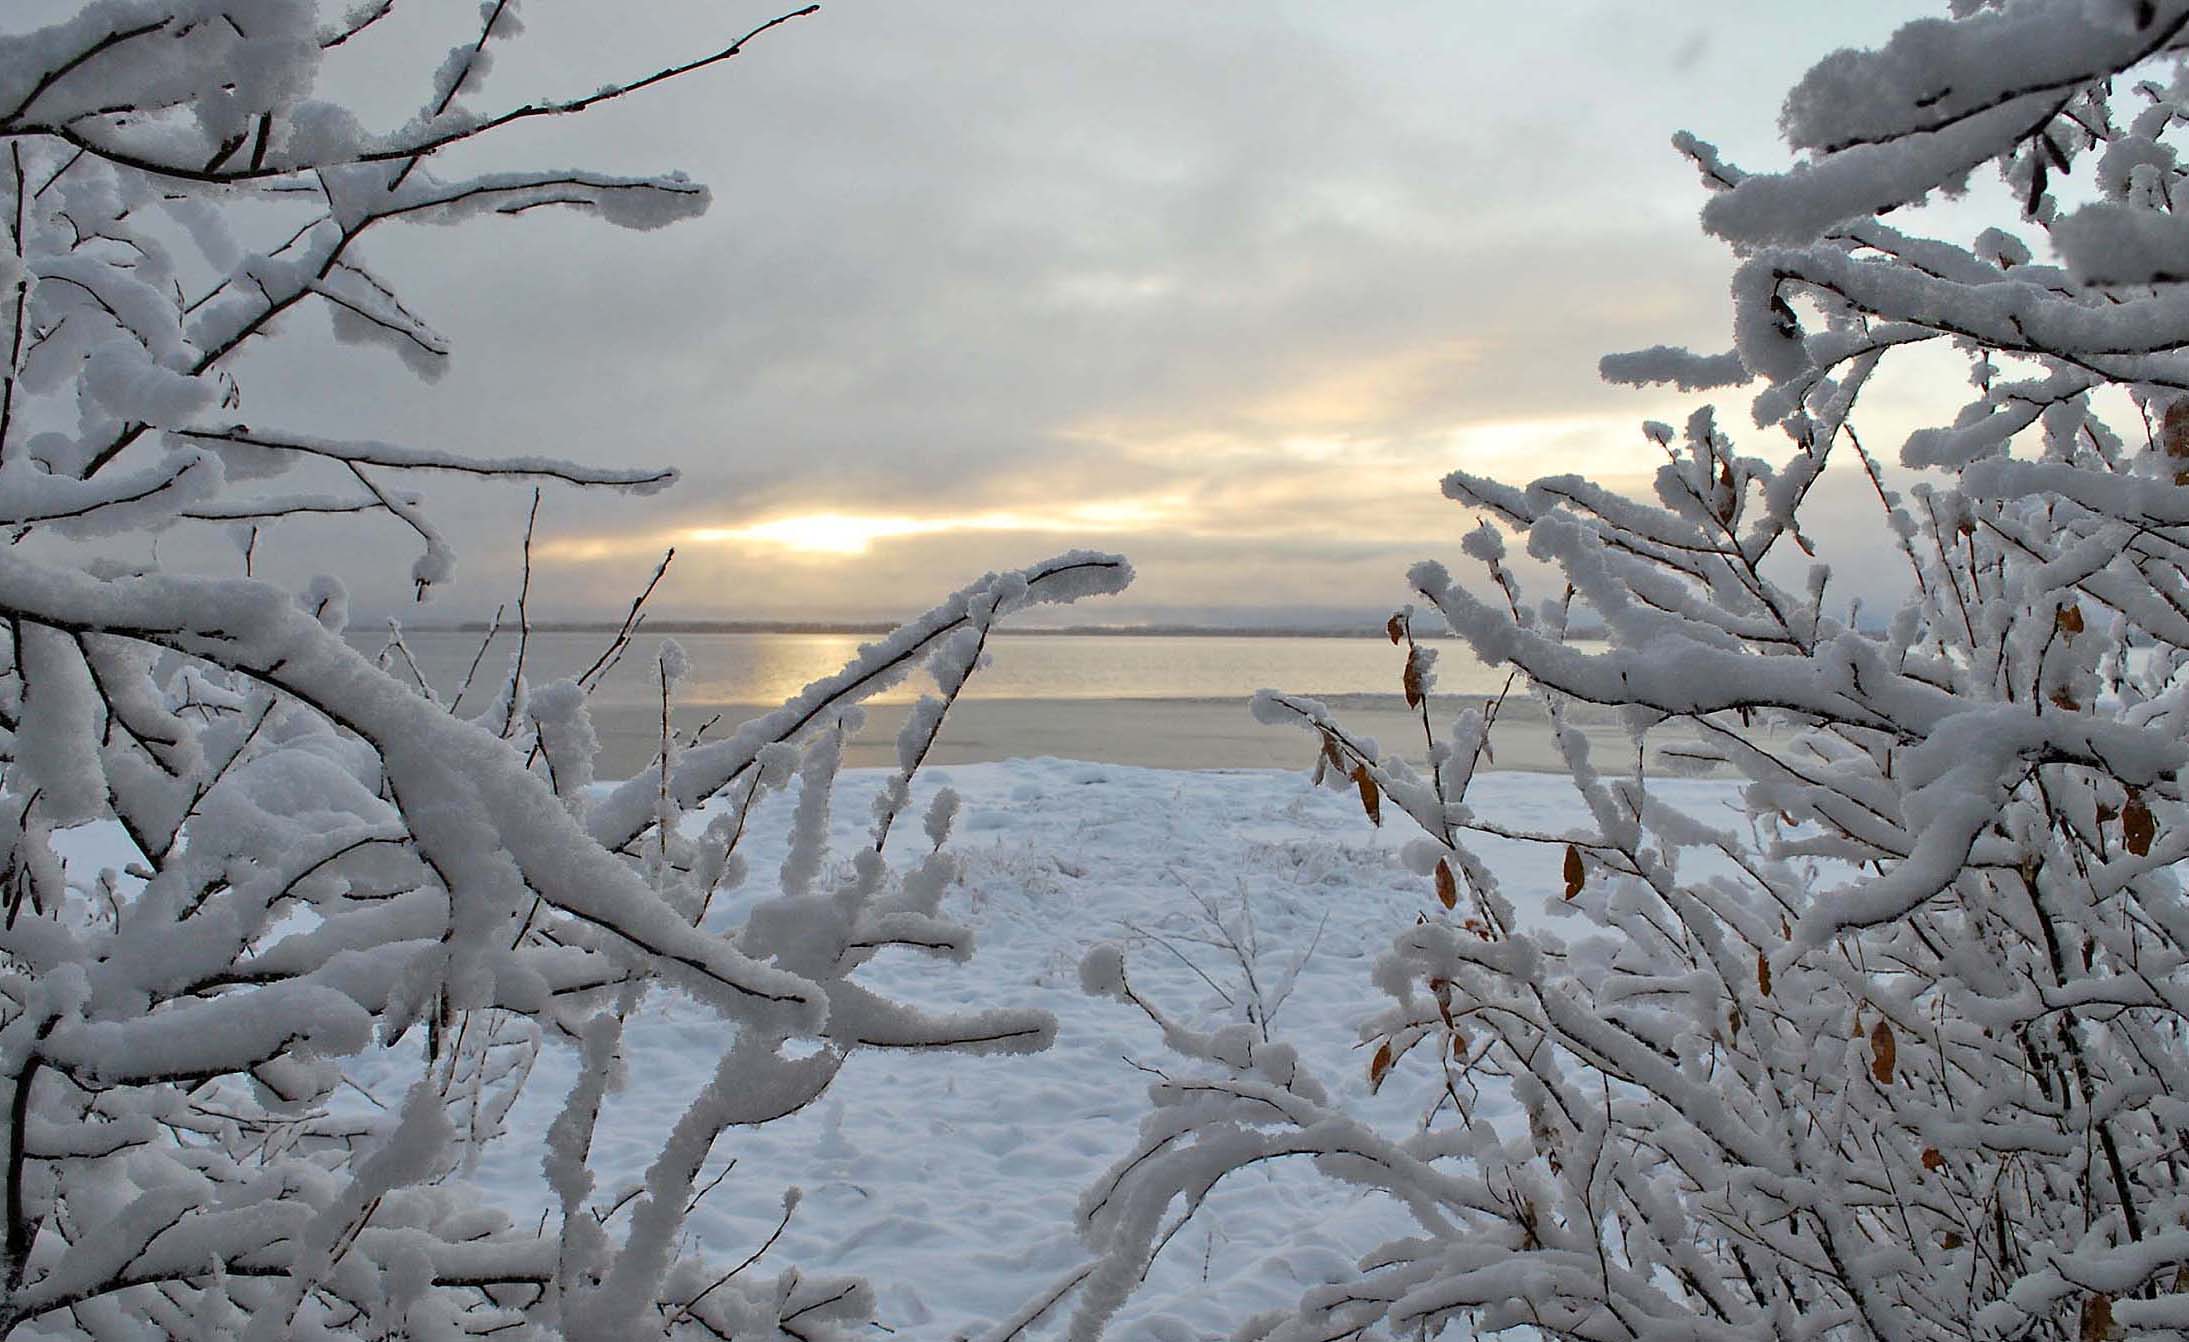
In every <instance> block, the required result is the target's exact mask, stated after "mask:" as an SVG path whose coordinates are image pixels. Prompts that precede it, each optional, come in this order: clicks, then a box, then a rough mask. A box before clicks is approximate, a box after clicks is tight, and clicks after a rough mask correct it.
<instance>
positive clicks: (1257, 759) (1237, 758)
mask: <svg viewBox="0 0 2189 1342" xmlns="http://www.w3.org/2000/svg"><path fill="white" fill-rule="evenodd" d="M672 637H674V638H675V639H676V641H677V642H678V643H679V644H681V645H682V646H683V648H684V650H685V652H686V654H687V655H688V656H689V657H690V661H691V670H690V672H689V674H688V675H687V677H686V678H685V680H684V682H683V683H682V684H681V685H680V686H679V688H678V691H677V693H676V695H675V696H674V711H673V713H672V720H673V721H674V723H675V725H676V727H677V729H678V730H679V731H681V732H690V731H693V730H696V729H698V728H700V727H701V726H702V725H704V724H707V723H708V722H709V721H710V720H713V721H714V725H713V726H712V727H711V728H709V729H708V730H709V734H710V735H718V734H720V733H721V732H723V731H725V730H727V729H729V728H732V727H734V726H735V725H736V724H737V723H739V722H741V721H743V720H744V719H746V718H748V717H750V716H753V715H754V714H756V713H758V712H761V711H763V710H765V709H768V708H772V707H774V706H775V705H777V704H779V703H781V702H782V701H783V700H784V699H787V698H789V697H790V696H791V695H793V694H795V693H797V692H798V691H799V690H800V689H802V688H803V687H804V686H805V685H806V684H808V683H809V682H811V681H813V680H815V679H817V678H818V677H820V676H823V675H826V674H828V673H830V672H832V671H835V670H837V669H838V668H839V667H841V666H842V665H843V664H844V663H845V662H846V661H848V660H850V659H851V658H852V657H853V656H854V655H855V654H856V653H857V652H858V649H859V645H860V644H861V643H862V642H865V641H867V639H868V638H871V637H872V636H871V635H857V634H752V633H734V634H729V633H701V634H676V635H672ZM481 638H482V633H464V632H444V631H409V632H406V633H405V635H404V639H405V642H406V643H407V644H408V646H409V647H410V649H411V652H412V654H413V655H414V656H415V657H416V659H417V662H418V666H419V669H420V670H421V671H422V672H423V674H424V676H425V678H426V680H427V681H428V682H429V683H431V684H432V685H433V686H434V688H435V690H436V691H437V692H438V693H439V694H440V695H441V696H442V698H443V699H444V700H446V699H450V698H453V697H454V696H455V695H456V693H457V691H458V689H459V688H460V687H461V686H462V685H463V683H464V677H465V673H466V671H467V670H468V669H469V667H470V666H471V664H472V662H473V660H474V659H475V658H479V650H480V640H481ZM351 639H352V642H353V643H355V644H356V646H357V647H358V648H360V649H361V650H363V651H365V652H367V653H368V654H377V653H378V652H379V651H380V649H381V648H382V647H383V646H384V645H385V643H386V641H387V640H386V636H385V635H384V634H382V633H378V632H376V631H372V630H366V629H361V630H357V631H353V633H352V635H351ZM609 639H610V635H609V634H608V633H607V632H605V631H599V632H570V631H551V632H541V631H535V632H534V633H533V635H532V637H531V640H530V643H529V644H528V646H527V648H526V652H525V668H526V671H525V674H526V678H527V679H528V680H529V681H530V682H531V683H532V684H534V685H544V684H546V683H548V682H550V681H553V680H557V679H560V678H563V677H566V676H572V675H576V674H578V673H580V672H582V671H584V670H585V669H586V668H588V667H589V666H591V665H592V664H593V662H594V660H595V658H597V657H598V656H599V655H600V653H601V651H602V649H603V648H605V647H606V646H607V645H608V642H609ZM661 641H662V636H658V635H643V636H641V637H639V638H636V639H634V640H633V641H632V645H631V647H630V648H629V649H628V650H627V651H626V652H625V654H624V656H623V658H622V660H621V661H620V662H619V663H618V664H617V665H616V667H615V668H614V670H613V671H612V672H610V673H609V674H608V675H607V677H606V678H605V679H604V680H603V681H602V684H601V688H600V691H599V693H598V694H596V695H595V696H594V699H593V720H594V726H595V728H596V730H597V731H598V733H599V735H600V739H601V751H602V754H601V762H600V771H601V775H602V776H603V777H619V776H626V775H628V774H631V773H634V772H636V771H637V770H639V769H642V768H644V767H645V766H646V764H647V763H648V762H649V761H650V760H651V759H652V758H653V756H654V752H655V750H656V748H657V743H658V741H659V738H660V721H661V716H660V715H661V698H660V695H661V691H660V685H659V682H658V681H657V680H656V679H655V675H656V673H655V671H654V659H655V655H656V652H657V650H658V649H659V647H660V645H661ZM1425 643H1426V644H1427V646H1430V647H1434V648H1435V649H1437V652H1438V662H1437V684H1436V693H1437V696H1438V701H1439V702H1438V703H1437V707H1438V713H1437V719H1436V720H1437V722H1438V724H1439V728H1440V730H1441V727H1442V724H1443V723H1444V722H1445V721H1447V720H1448V714H1449V712H1450V711H1451V710H1452V709H1454V708H1456V707H1457V706H1458V700H1459V699H1460V698H1461V697H1464V696H1481V695H1488V694H1494V693H1496V692H1497V690H1498V689H1499V687H1500V686H1502V685H1503V684H1504V681H1505V677H1504V673H1503V672H1500V671H1493V670H1492V669H1490V668H1488V667H1485V666H1483V665H1482V664H1481V663H1480V662H1478V661H1476V660H1475V659H1474V658H1473V657H1472V656H1471V655H1470V654H1469V653H1468V652H1467V649H1466V647H1465V645H1464V644H1461V643H1460V642H1458V641H1457V640H1454V639H1449V638H1445V639H1433V640H1425ZM515 649H516V639H515V637H514V636H513V635H511V634H508V633H506V632H505V633H503V634H501V635H498V636H497V637H496V638H495V639H494V641H493V643H492V644H491V645H490V646H489V647H488V648H487V650H486V653H485V656H484V657H483V658H479V671H478V674H477V677H476V678H475V680H474V682H473V684H472V685H471V687H470V690H469V691H468V692H467V693H466V694H465V695H464V697H463V700H462V703H461V705H460V706H461V707H462V708H463V709H464V711H466V712H477V711H482V710H483V709H484V708H485V707H486V705H487V703H488V701H489V700H490V699H491V698H492V697H493V696H494V695H495V694H496V693H497V692H498V691H499V688H500V685H501V683H502V682H503V680H504V679H505V678H506V677H507V675H508V668H509V663H510V658H511V657H512V656H513V655H514V653H515ZM989 649H990V653H991V656H992V659H993V660H992V663H991V664H990V665H989V666H988V667H987V668H985V669H984V670H982V671H980V672H978V673H977V674H975V675H974V677H973V678H972V680H970V681H969V682H967V686H966V690H965V694H964V696H963V697H962V698H961V700H960V702H959V703H958V706H957V708H956V709H955V710H954V711H953V712H952V714H951V717H950V719H949V721H948V723H947V724H946V725H945V727H944V731H943V735H942V737H941V739H940V740H939V741H938V743H937V746H936V752H935V760H936V762H937V763H941V764H951V763H970V762H974V761H985V760H1003V759H1023V758H1031V757H1039V756H1055V757H1058V758H1062V759H1079V760H1094V761H1100V762H1104V763H1110V764H1137V765H1145V766H1149V767H1154V768H1171V769H1179V768H1186V769H1194V768H1199V769H1208V768H1224V769H1236V768H1305V767H1306V766H1307V765H1309V764H1310V763H1312V762H1313V760H1314V756H1315V747H1314V743H1313V741H1312V740H1311V738H1310V737H1308V736H1307V735H1306V734H1305V733H1304V732H1300V731H1287V730H1282V729H1278V728H1271V727H1266V726H1263V725H1261V724H1260V723H1257V722H1255V721H1254V720H1253V718H1252V717H1251V716H1250V715H1249V714H1248V712H1247V699H1248V698H1249V697H1250V696H1251V695H1252V694H1253V693H1254V692H1255V691H1256V690H1259V689H1263V688H1272V689H1281V690H1285V691H1288V692H1292V693H1298V694H1307V695H1311V696H1314V697H1316V698H1321V699H1326V700H1329V701H1331V702H1332V704H1333V706H1340V707H1342V708H1343V710H1344V714H1345V718H1346V721H1347V722H1348V724H1349V725H1350V726H1352V727H1354V728H1355V729H1357V730H1358V731H1360V732H1362V733H1364V734H1366V735H1369V736H1374V737H1376V738H1378V739H1379V740H1382V741H1383V742H1385V743H1386V744H1387V745H1399V746H1403V747H1404V748H1406V749H1407V750H1409V751H1410V752H1412V753H1414V754H1417V755H1418V754H1419V753H1420V751H1421V748H1422V745H1423V737H1422V730H1421V722H1420V719H1419V716H1418V715H1417V714H1414V713H1411V712H1408V711H1407V710H1406V708H1405V704H1404V702H1403V701H1402V699H1401V698H1400V696H1399V674H1400V671H1401V668H1402V667H1403V666H1404V664H1405V653H1404V652H1403V651H1402V650H1401V649H1399V648H1395V647H1393V646H1391V644H1390V643H1388V642H1386V641H1385V640H1383V639H1381V638H1303V637H1258V636H1224V635H1178V636H1172V635H1135V634H1104V635H1082V634H1039V633H1028V634H1005V635H999V636H997V637H995V638H993V639H991V640H990V641H989ZM400 673H401V668H400V666H398V674H400ZM932 688H933V687H932V684H931V682H929V681H928V680H927V678H926V677H925V676H914V677H913V678H912V679H910V680H908V681H906V682H905V683H904V684H902V685H900V686H898V687H897V688H895V689H893V690H891V691H889V692H888V693H886V694H883V695H880V696H878V697H877V698H876V699H874V700H870V701H869V702H870V703H871V704H873V705H875V707H874V709H873V711H872V713H871V715H870V720H869V726H868V728H867V730H866V731H865V733H864V734H863V736H862V737H861V738H860V739H859V740H858V741H855V742H854V743H853V745H852V747H851V749H850V750H849V752H848V753H847V760H848V762H850V763H851V764H853V765H877V764H883V763H886V762H889V761H891V760H893V759H894V752H895V746H894V744H893V743H894V738H895V735H896V731H897V727H898V725H899V724H900V723H901V722H902V721H903V717H904V712H905V708H906V706H907V705H909V704H911V703H912V702H913V701H914V700H915V699H917V698H918V697H919V696H920V695H921V694H923V693H927V692H929V691H931V690H932ZM1540 726H1541V718H1540V715H1539V714H1535V713H1533V712H1532V711H1531V707H1530V706H1523V705H1519V704H1516V705H1515V706H1514V709H1513V713H1512V717H1511V722H1510V723H1509V727H1510V729H1511V730H1509V731H1507V732H1505V733H1501V735H1500V737H1499V738H1498V741H1499V745H1498V748H1499V750H1500V752H1501V757H1500V763H1504V764H1507V765H1512V764H1519V765H1521V766H1522V767H1533V768H1542V767H1548V766H1549V765H1550V764H1551V763H1552V761H1551V760H1550V759H1549V758H1548V756H1547V755H1546V753H1545V747H1544V744H1543V741H1542V737H1543V733H1542V732H1541V730H1540ZM1508 738H1509V744H1508Z"/></svg>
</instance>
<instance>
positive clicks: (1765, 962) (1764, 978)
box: [1756, 951, 1771, 997]
mask: <svg viewBox="0 0 2189 1342" xmlns="http://www.w3.org/2000/svg"><path fill="white" fill-rule="evenodd" d="M1756 991H1758V992H1760V993H1762V994H1763V995H1764V996H1765V997H1769V996H1770V995H1771V957H1770V956H1768V955H1766V954H1764V953H1763V952H1762V951H1757V952H1756Z"/></svg>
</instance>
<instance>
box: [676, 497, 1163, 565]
mask: <svg viewBox="0 0 2189 1342" xmlns="http://www.w3.org/2000/svg"><path fill="white" fill-rule="evenodd" d="M1170 511H1171V508H1170V506H1169V505H1167V504H1164V503H1160V502H1154V501H1141V500H1115V501H1111V502H1105V503H1087V504H1080V505H1078V506H1076V507H1072V508H1063V509H1059V510H1057V511H1056V512H1054V513H1051V514H1046V515H1042V516H1036V515H1033V514H1030V513H1020V512H1010V511H997V512H985V513H971V514H967V515H964V516H959V517H911V516H905V515H893V514H880V513H839V512H818V513H796V514H793V515H791V516H788V517H777V518H772V519H770V520H768V521H765V522H754V523H750V524H748V525H746V526H740V527H695V528H694V529H692V530H690V531H687V532H685V533H684V534H683V535H682V536H681V537H680V538H679V539H680V540H682V541H687V542H691V543H694V544H700V545H719V544H748V545H763V546H769V547H772V548H774V549H779V550H788V551H791V552H793V553H796V554H808V555H833V556H842V557H848V556H853V555H862V554H865V553H866V552H867V551H869V550H871V549H872V548H874V544H875V542H877V541H886V540H896V539H900V538H903V537H908V536H936V535H943V534H947V533H950V532H965V531H1030V532H1075V533H1080V534H1086V535H1096V534H1103V533H1111V532H1118V531H1130V530H1134V529H1137V528H1142V527H1147V526H1150V525H1153V524H1155V523H1157V522H1160V521H1161V520H1163V518H1164V517H1166V516H1167V515H1168V514H1169V513H1170Z"/></svg>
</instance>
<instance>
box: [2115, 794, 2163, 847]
mask: <svg viewBox="0 0 2189 1342" xmlns="http://www.w3.org/2000/svg"><path fill="white" fill-rule="evenodd" d="M2158 835H2159V827H2158V822H2157V821H2155V820H2153V819H2152V818H2151V808H2150V807H2149V806H2146V805H2145V804H2144V800H2143V794H2142V793H2140V792H2131V793H2129V794H2128V804H2127V805H2126V806H2123V807H2122V808H2121V842H2122V843H2124V844H2126V845H2128V851H2129V852H2131V853H2134V854H2135V855H2136V856H2137V857H2149V856H2150V855H2151V841H2152V840H2153V839H2155V838H2157V837H2158Z"/></svg>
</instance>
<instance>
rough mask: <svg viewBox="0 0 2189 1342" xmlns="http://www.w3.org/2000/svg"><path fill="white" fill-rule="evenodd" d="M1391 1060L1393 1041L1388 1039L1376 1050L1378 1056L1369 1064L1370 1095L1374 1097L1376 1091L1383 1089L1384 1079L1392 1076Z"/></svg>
mask: <svg viewBox="0 0 2189 1342" xmlns="http://www.w3.org/2000/svg"><path fill="white" fill-rule="evenodd" d="M1391 1059H1392V1054H1391V1041H1390V1040H1388V1039H1386V1040H1384V1041H1383V1044H1382V1045H1381V1046H1380V1047H1379V1048H1377V1049H1376V1056H1375V1057H1374V1058H1372V1059H1370V1060H1369V1063H1368V1092H1369V1094H1371V1095H1373V1094H1374V1093H1375V1092H1376V1091H1378V1090H1380V1089H1382V1087H1383V1078H1384V1077H1386V1076H1388V1075H1390V1072H1391Z"/></svg>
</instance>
